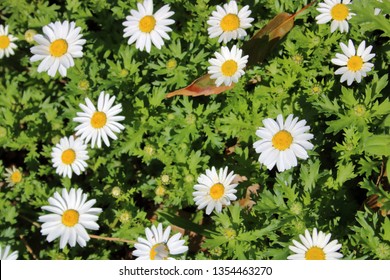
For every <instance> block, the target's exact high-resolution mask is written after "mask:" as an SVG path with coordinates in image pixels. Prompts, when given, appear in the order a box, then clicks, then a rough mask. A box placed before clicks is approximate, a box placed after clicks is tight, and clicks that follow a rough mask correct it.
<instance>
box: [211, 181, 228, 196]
mask: <svg viewBox="0 0 390 280" xmlns="http://www.w3.org/2000/svg"><path fill="white" fill-rule="evenodd" d="M224 194H225V187H224V186H223V185H222V184H221V183H217V184H214V185H212V187H211V188H210V196H211V198H212V199H220V198H221V197H222V196H223V195H224Z"/></svg>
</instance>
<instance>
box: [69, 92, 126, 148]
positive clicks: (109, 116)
mask: <svg viewBox="0 0 390 280" xmlns="http://www.w3.org/2000/svg"><path fill="white" fill-rule="evenodd" d="M114 101H115V96H112V97H111V98H110V95H109V94H105V93H104V91H102V92H101V93H100V95H99V99H98V104H97V105H98V106H97V110H96V108H95V106H94V105H93V104H92V102H91V100H89V98H85V103H86V105H84V104H79V106H80V108H81V109H82V110H83V112H78V113H77V116H78V117H76V118H73V120H74V121H75V122H80V123H81V124H80V125H78V126H77V127H76V128H75V130H76V131H77V132H76V135H81V136H80V137H81V139H85V143H88V142H90V141H91V142H92V143H91V146H92V148H93V147H94V146H95V143H97V146H98V147H99V148H100V147H101V146H102V139H103V141H104V143H105V144H106V145H107V146H110V140H109V139H108V137H110V138H112V139H114V140H116V139H117V138H118V137H117V136H116V135H115V134H114V132H115V133H120V132H121V130H123V129H124V126H123V125H121V124H120V123H118V121H123V120H124V119H125V117H123V116H117V114H119V113H120V112H122V104H117V105H115V106H112V105H113V104H114Z"/></svg>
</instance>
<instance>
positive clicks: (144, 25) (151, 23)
mask: <svg viewBox="0 0 390 280" xmlns="http://www.w3.org/2000/svg"><path fill="white" fill-rule="evenodd" d="M155 26H156V19H155V18H154V17H153V16H144V17H143V18H141V20H140V21H139V30H141V31H142V32H145V33H150V32H151V31H152V30H153V29H154V27H155Z"/></svg>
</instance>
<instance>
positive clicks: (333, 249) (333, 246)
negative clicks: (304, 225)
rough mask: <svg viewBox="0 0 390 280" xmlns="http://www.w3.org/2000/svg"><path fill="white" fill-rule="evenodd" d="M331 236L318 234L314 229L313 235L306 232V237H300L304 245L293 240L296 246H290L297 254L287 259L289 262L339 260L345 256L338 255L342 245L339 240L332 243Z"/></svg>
mask: <svg viewBox="0 0 390 280" xmlns="http://www.w3.org/2000/svg"><path fill="white" fill-rule="evenodd" d="M330 237H331V234H330V233H329V234H325V233H323V232H322V231H320V232H319V233H318V234H317V229H316V228H314V229H313V235H310V232H309V231H308V230H305V236H303V235H302V234H300V235H299V238H300V239H301V242H302V243H299V242H298V241H295V240H293V243H294V245H295V246H289V248H290V250H291V251H293V252H294V253H295V254H293V255H290V256H288V257H287V259H289V260H337V259H341V258H342V257H343V255H342V254H341V253H338V252H337V251H338V250H340V248H341V244H338V241H337V240H333V241H331V242H329V241H330Z"/></svg>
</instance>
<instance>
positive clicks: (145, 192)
mask: <svg viewBox="0 0 390 280" xmlns="http://www.w3.org/2000/svg"><path fill="white" fill-rule="evenodd" d="M53 2H54V3H53ZM136 2H137V1H136V0H132V1H122V0H114V1H104V0H88V1H81V0H69V1H44V0H37V1H27V0H19V1H12V0H4V1H2V2H1V3H0V21H1V23H2V24H3V23H5V24H7V25H9V26H10V32H11V34H13V35H15V36H17V37H18V39H19V40H18V41H17V45H18V49H17V50H16V54H15V56H12V57H10V58H7V59H2V61H1V62H0V73H1V79H0V145H1V148H0V174H4V171H5V168H7V167H9V166H11V165H15V166H17V167H19V168H21V170H23V180H22V182H20V183H19V184H16V185H15V187H12V188H6V183H5V182H4V183H0V184H1V191H0V213H1V216H0V241H1V243H2V244H9V245H11V246H12V248H13V250H18V251H19V258H23V259H32V258H39V259H77V258H80V259H130V258H132V255H131V252H132V250H133V248H132V246H131V245H130V246H129V245H127V244H126V243H121V242H109V241H105V240H97V239H91V240H90V241H89V243H88V245H87V247H86V248H80V247H75V248H71V249H69V248H65V249H64V250H60V249H59V248H58V244H57V243H56V241H55V242H54V243H47V241H45V239H44V237H42V236H41V234H40V232H39V230H40V229H39V225H38V223H37V222H36V221H37V220H38V217H39V216H40V215H42V213H43V212H42V210H41V209H40V207H41V206H43V205H46V204H47V199H48V197H50V196H51V195H52V194H53V193H54V191H56V190H59V189H61V188H63V187H65V188H70V187H76V188H82V189H83V190H84V191H85V192H87V193H88V194H89V197H90V198H95V199H96V200H97V205H96V206H97V207H101V208H103V213H102V214H101V215H100V217H99V221H98V223H99V225H100V226H101V227H100V229H99V231H96V232H94V234H97V235H100V236H101V237H115V238H121V239H127V240H135V239H136V238H137V237H139V236H141V235H144V229H145V227H146V226H150V225H151V223H153V222H155V221H156V220H158V221H160V222H163V223H164V224H166V225H168V224H173V225H175V226H177V227H176V229H179V230H183V233H185V238H186V239H187V241H188V242H189V244H190V251H189V252H188V253H187V255H186V256H185V258H187V259H286V257H287V256H288V255H289V254H290V252H289V249H288V245H290V244H291V240H292V239H297V238H298V235H299V234H302V233H303V232H304V230H305V229H306V228H308V229H312V228H313V227H317V228H319V229H320V230H322V231H325V232H330V233H332V236H333V238H337V239H338V240H339V242H340V243H342V244H343V247H342V249H341V252H342V253H343V254H344V256H345V258H349V259H366V258H370V259H372V258H374V259H390V237H389V236H390V222H389V218H388V214H389V213H390V194H389V181H388V177H387V175H386V174H388V172H389V171H390V166H389V165H390V163H389V161H388V158H389V156H390V151H389V144H390V143H389V142H390V140H389V127H390V117H389V113H390V106H389V105H390V104H389V99H388V98H389V94H388V93H389V90H390V86H389V84H388V73H389V68H388V65H389V60H390V43H389V40H388V38H389V37H390V32H389V30H390V28H389V25H390V23H389V20H388V16H386V14H389V13H390V3H389V2H387V1H383V3H380V2H378V1H376V0H370V1H363V0H360V1H359V0H355V1H354V3H353V4H352V5H351V7H352V9H353V11H354V12H355V13H356V14H357V16H355V17H353V18H352V19H351V21H350V24H351V26H350V29H351V30H350V32H349V33H348V34H341V33H339V32H335V33H330V28H329V25H326V24H325V25H318V24H316V23H315V19H314V18H315V16H316V15H317V14H318V12H317V11H316V10H315V8H314V7H311V8H309V9H307V10H306V11H305V12H304V13H302V14H300V15H299V16H298V17H297V18H296V19H295V27H294V28H293V29H292V30H291V31H290V32H289V33H288V34H287V35H286V37H285V38H284V39H283V40H282V41H281V42H280V43H279V44H278V45H277V46H276V47H275V48H274V50H273V51H272V52H271V54H270V55H269V56H268V57H267V58H266V59H265V60H264V61H263V62H262V63H261V64H259V65H254V66H253V67H251V68H248V69H247V71H246V74H245V76H243V77H242V78H241V80H240V82H239V83H238V84H236V85H235V86H234V87H233V88H232V89H231V90H228V91H226V92H223V93H221V94H219V95H211V96H200V97H196V98H193V97H186V96H175V97H173V98H169V99H167V98H165V97H166V94H167V93H169V92H171V91H174V90H177V89H180V88H182V87H185V86H186V85H188V84H190V83H191V82H192V81H193V80H195V79H196V78H198V77H200V76H202V75H204V74H205V73H206V69H207V66H208V63H207V60H208V59H209V58H210V57H211V56H212V54H213V53H214V52H215V51H216V50H218V49H219V47H220V45H219V44H218V43H217V40H216V39H213V40H211V39H209V38H208V34H207V23H206V21H207V19H208V17H209V15H210V14H211V12H212V11H213V10H214V7H215V5H216V4H221V2H220V1H211V0H197V1H184V0H166V1H164V3H169V4H170V5H171V7H172V10H173V11H175V15H174V19H175V21H176V24H175V25H174V28H173V29H174V30H173V32H172V33H171V40H170V41H167V42H166V45H165V46H164V47H163V48H162V50H157V49H156V48H152V51H151V53H150V54H147V53H145V52H139V51H138V50H136V48H135V47H134V46H128V45H127V44H126V40H125V39H124V38H123V37H122V35H123V26H122V22H123V21H124V19H125V17H126V15H127V14H128V13H129V11H130V9H132V8H134V7H135V6H136ZM155 2H156V3H155V4H157V5H159V3H157V2H158V1H155ZM239 4H240V5H250V8H251V10H252V15H251V17H253V18H255V21H254V26H253V27H252V28H251V29H249V30H248V34H254V33H255V32H256V31H257V30H259V29H260V28H262V27H263V26H264V25H265V24H266V23H267V22H269V21H270V20H271V19H272V18H273V17H274V16H276V15H277V14H278V13H281V12H289V13H294V12H296V11H298V10H299V9H301V8H302V7H303V6H304V5H306V4H308V1H305V0H299V1H288V0H278V1H269V0H248V1H247V0H243V1H240V3H239ZM374 7H380V8H381V9H382V12H381V13H380V14H379V15H378V16H375V15H374ZM359 15H362V16H359ZM65 19H68V20H73V21H76V24H77V25H78V26H80V27H81V28H82V34H83V36H84V38H85V39H86V40H87V43H86V45H85V46H84V56H83V57H82V58H80V59H76V60H75V63H76V65H75V67H73V68H70V69H69V70H68V76H67V77H66V78H59V77H56V78H55V79H52V78H50V77H49V76H48V75H47V74H46V73H37V63H33V64H31V63H30V62H29V58H30V57H31V53H30V51H29V48H30V47H31V46H32V45H33V43H29V42H27V41H26V40H25V37H24V33H25V32H26V31H27V30H29V29H33V30H36V31H37V32H38V33H41V30H42V27H43V26H44V25H47V24H48V23H50V22H54V21H56V20H65ZM249 37H250V36H249V35H248V36H247V38H246V40H248V39H249ZM349 38H352V39H353V40H354V41H355V42H360V41H362V40H366V42H367V44H370V45H373V46H374V48H373V52H375V54H376V57H375V59H374V64H375V66H374V69H373V70H372V71H371V72H370V73H369V75H368V77H366V78H365V79H364V80H363V81H362V83H361V84H356V83H355V84H353V85H352V86H350V87H347V86H346V85H345V84H340V83H339V77H338V76H336V77H335V75H334V70H335V69H334V67H333V66H332V65H331V62H330V60H331V58H333V57H334V56H335V53H336V52H340V47H339V42H344V43H346V42H347V40H348V39H349ZM102 90H104V91H106V92H108V93H110V94H114V95H115V96H116V97H117V101H118V102H120V103H121V104H122V106H123V108H124V110H123V113H122V114H123V115H124V116H125V117H126V119H125V121H124V122H123V124H124V125H125V127H126V129H125V131H124V132H123V133H122V134H121V135H120V136H119V139H118V140H116V141H113V142H112V145H111V147H108V148H107V147H104V148H102V149H94V150H89V154H90V159H89V160H88V168H87V170H86V172H85V173H84V174H82V175H80V176H74V177H73V178H72V179H71V180H70V179H68V178H61V177H59V176H58V175H57V174H56V173H55V170H54V168H53V167H52V162H51V156H50V153H51V149H52V147H53V146H54V145H55V144H56V143H58V141H59V139H60V138H61V137H63V136H64V135H68V136H69V135H71V134H73V133H74V128H75V126H76V124H75V123H73V122H72V119H73V117H74V116H75V115H76V112H78V111H79V107H78V104H79V103H82V102H83V100H84V98H85V97H89V98H90V99H93V100H96V99H97V97H98V95H99V93H100V91H102ZM279 113H282V114H283V115H284V116H287V115H288V114H291V113H292V114H294V115H296V116H299V117H300V118H304V119H306V120H307V122H308V124H309V125H310V126H311V130H310V132H311V133H312V134H314V136H315V138H314V140H313V141H312V142H313V144H314V145H315V147H314V149H313V151H310V152H309V155H310V159H309V160H307V161H300V164H299V166H298V167H296V168H293V169H291V170H288V171H285V172H283V173H277V172H276V171H275V170H272V171H269V170H267V169H266V167H264V166H260V164H259V163H258V161H257V158H258V155H257V154H256V153H255V151H254V149H253V148H252V145H253V143H254V142H255V141H256V140H257V137H256V135H255V131H256V129H257V128H258V127H260V126H262V120H263V119H264V118H267V117H271V118H274V117H276V115H277V114H279ZM211 166H216V167H223V166H228V167H229V170H234V172H235V173H236V174H239V175H240V183H239V185H238V187H237V190H238V193H237V196H238V198H239V201H238V202H237V203H234V204H233V205H231V206H229V207H225V208H224V209H223V211H222V213H219V214H216V213H213V214H212V215H211V216H207V215H205V214H203V211H199V210H197V209H196V207H195V206H194V202H193V198H192V192H193V186H194V184H195V183H196V180H197V177H198V176H199V175H200V174H201V173H203V172H204V171H205V169H207V168H210V167H211ZM102 242H105V244H104V246H101V245H102ZM96 248H99V249H98V250H96ZM183 258H184V257H183Z"/></svg>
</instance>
